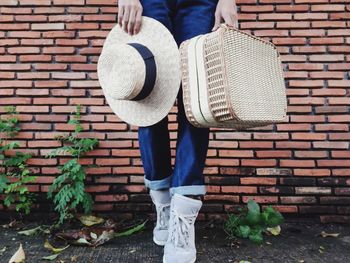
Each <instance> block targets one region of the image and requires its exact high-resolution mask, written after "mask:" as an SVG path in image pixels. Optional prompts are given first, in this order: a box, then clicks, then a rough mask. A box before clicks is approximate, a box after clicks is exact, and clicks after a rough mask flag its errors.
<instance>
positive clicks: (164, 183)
mask: <svg viewBox="0 0 350 263" xmlns="http://www.w3.org/2000/svg"><path fill="white" fill-rule="evenodd" d="M171 177H172V176H171V175H169V176H168V177H165V178H163V179H161V180H148V179H147V178H146V175H145V176H144V181H145V186H146V187H148V188H149V189H152V190H160V189H164V188H170V184H171Z"/></svg>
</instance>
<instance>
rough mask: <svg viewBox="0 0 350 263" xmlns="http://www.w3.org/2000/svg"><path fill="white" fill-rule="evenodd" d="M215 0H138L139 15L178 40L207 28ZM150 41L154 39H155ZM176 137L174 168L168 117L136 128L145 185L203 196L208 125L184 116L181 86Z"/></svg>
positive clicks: (171, 191) (204, 191)
mask: <svg viewBox="0 0 350 263" xmlns="http://www.w3.org/2000/svg"><path fill="white" fill-rule="evenodd" d="M217 2H218V0H141V4H142V7H143V15H144V16H148V17H152V18H154V19H156V20H158V21H159V22H161V23H162V24H163V25H164V26H166V27H167V28H168V29H169V31H170V32H171V33H172V34H173V36H174V38H175V40H176V42H177V44H178V46H180V44H181V43H182V41H184V40H186V39H189V38H192V37H195V36H197V35H200V34H205V33H208V32H210V31H211V29H212V27H213V26H214V22H215V15H214V14H215V10H216V5H217ZM154 41H157V40H156V39H155V40H154ZM177 106H178V113H177V122H178V136H177V137H178V138H177V142H176V158H175V166H174V169H172V167H171V153H170V138H169V130H168V116H166V117H165V118H164V119H163V120H161V121H160V122H158V123H156V124H154V125H152V126H148V127H139V129H138V136H139V145H140V152H141V159H142V163H143V167H144V170H145V176H144V181H145V185H146V187H148V188H150V189H152V190H159V189H165V188H169V189H170V193H171V195H173V194H174V193H178V194H182V195H204V194H205V193H206V187H205V182H204V177H203V169H204V166H205V159H206V155H207V150H208V142H209V128H197V127H194V126H193V125H191V124H190V123H189V121H188V120H187V119H186V116H185V112H184V106H183V100H182V87H181V86H180V90H179V93H178V95H177Z"/></svg>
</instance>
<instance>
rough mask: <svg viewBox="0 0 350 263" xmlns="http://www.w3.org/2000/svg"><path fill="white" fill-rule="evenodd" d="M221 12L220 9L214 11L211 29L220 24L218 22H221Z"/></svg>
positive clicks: (216, 27)
mask: <svg viewBox="0 0 350 263" xmlns="http://www.w3.org/2000/svg"><path fill="white" fill-rule="evenodd" d="M221 18H222V16H221V13H220V11H216V12H215V23H214V27H213V28H212V30H211V31H215V30H216V29H218V27H219V26H220V23H221Z"/></svg>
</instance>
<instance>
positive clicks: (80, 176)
mask: <svg viewBox="0 0 350 263" xmlns="http://www.w3.org/2000/svg"><path fill="white" fill-rule="evenodd" d="M80 111H81V106H80V105H78V106H77V108H76V113H75V115H74V116H73V118H71V119H70V120H69V121H68V124H73V125H74V126H75V128H74V132H72V133H71V134H65V135H60V136H57V137H56V139H57V140H59V141H62V143H63V146H62V147H60V148H57V149H55V150H53V151H51V153H49V154H48V155H47V156H46V157H49V158H52V157H56V156H58V155H60V154H69V155H71V156H72V157H73V159H71V160H69V161H68V162H66V163H65V164H64V165H63V166H61V167H59V170H60V175H59V176H58V177H57V178H56V179H55V180H54V182H53V183H52V185H51V186H50V187H49V191H48V198H50V199H52V198H53V202H54V204H55V208H54V209H55V210H56V211H57V212H58V213H59V222H58V224H62V223H63V222H64V221H65V220H67V219H71V218H73V214H74V213H76V212H77V210H78V209H79V208H80V207H81V208H83V210H84V213H90V212H91V210H92V205H93V200H92V197H91V195H90V194H89V193H87V192H86V191H85V179H86V172H85V167H84V166H83V165H81V164H80V163H79V158H80V157H82V156H84V155H85V154H86V153H87V152H89V151H91V150H93V149H94V148H95V147H97V145H98V140H97V139H90V138H79V133H80V132H81V131H82V130H83V128H82V126H81V124H80V118H81V115H80Z"/></svg>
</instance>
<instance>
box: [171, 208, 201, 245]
mask: <svg viewBox="0 0 350 263" xmlns="http://www.w3.org/2000/svg"><path fill="white" fill-rule="evenodd" d="M171 214H172V215H173V217H172V225H171V233H170V235H171V236H170V240H171V242H172V243H173V244H174V245H175V246H184V245H186V246H188V244H189V236H190V234H189V231H190V228H191V227H192V225H193V224H194V222H195V220H196V217H197V214H189V215H181V214H179V213H178V212H177V211H176V210H174V209H173V210H172V211H171Z"/></svg>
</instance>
